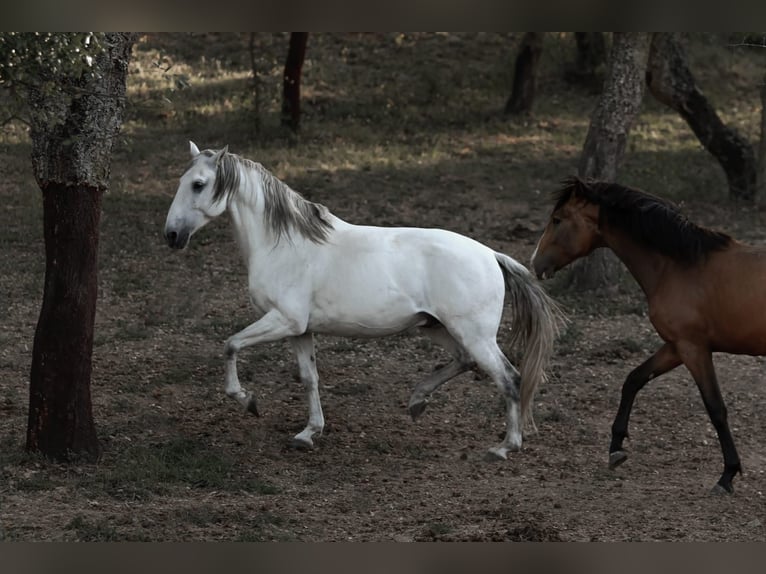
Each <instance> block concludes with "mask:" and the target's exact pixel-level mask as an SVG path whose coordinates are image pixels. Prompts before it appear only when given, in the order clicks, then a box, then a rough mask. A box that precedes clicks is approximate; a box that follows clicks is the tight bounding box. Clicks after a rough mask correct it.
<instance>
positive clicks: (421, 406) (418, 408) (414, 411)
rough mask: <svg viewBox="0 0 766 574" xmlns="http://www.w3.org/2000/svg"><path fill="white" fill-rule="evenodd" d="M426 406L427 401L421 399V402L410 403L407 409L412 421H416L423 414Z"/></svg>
mask: <svg viewBox="0 0 766 574" xmlns="http://www.w3.org/2000/svg"><path fill="white" fill-rule="evenodd" d="M427 406H428V401H427V400H425V399H423V400H422V401H420V402H418V403H411V404H410V406H409V407H408V408H409V411H410V416H411V417H412V421H413V422H414V421H416V420H418V417H419V416H420V415H422V414H423V412H424V411H425V410H426V407H427Z"/></svg>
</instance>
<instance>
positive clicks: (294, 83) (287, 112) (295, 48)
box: [282, 32, 309, 132]
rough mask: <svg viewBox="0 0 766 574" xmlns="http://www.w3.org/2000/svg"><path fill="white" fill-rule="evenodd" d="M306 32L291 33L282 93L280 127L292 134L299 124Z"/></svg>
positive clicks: (307, 34)
mask: <svg viewBox="0 0 766 574" xmlns="http://www.w3.org/2000/svg"><path fill="white" fill-rule="evenodd" d="M308 38H309V33H308V32H291V33H290V49H289V50H288V52H287V61H286V62H285V76H284V82H283V92H282V125H283V126H287V127H289V128H290V129H291V130H293V131H294V132H296V131H298V128H299V127H300V123H301V70H302V69H303V60H304V58H305V56H306V43H307V42H308Z"/></svg>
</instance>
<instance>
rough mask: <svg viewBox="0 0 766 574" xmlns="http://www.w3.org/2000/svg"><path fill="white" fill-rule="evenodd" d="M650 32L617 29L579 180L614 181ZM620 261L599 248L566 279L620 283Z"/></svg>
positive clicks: (637, 103)
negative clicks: (618, 30) (620, 30)
mask: <svg viewBox="0 0 766 574" xmlns="http://www.w3.org/2000/svg"><path fill="white" fill-rule="evenodd" d="M650 39H651V35H650V34H649V33H645V32H615V33H614V39H613V42H612V50H611V53H610V58H609V69H608V71H607V75H606V79H605V80H604V89H603V91H602V93H601V97H600V98H599V101H598V104H597V105H596V109H595V110H594V111H593V115H592V116H591V120H590V126H589V128H588V134H587V135H586V137H585V144H584V145H583V151H582V155H581V156H580V165H579V167H578V173H579V175H580V177H583V178H593V179H599V180H606V181H615V179H616V178H617V168H618V166H619V164H620V162H621V161H622V157H623V155H624V152H625V145H626V144H627V141H628V133H629V132H630V127H631V125H632V123H633V119H634V118H635V117H636V116H637V115H638V112H639V110H640V108H641V101H642V99H643V94H644V74H645V71H646V61H647V56H648V54H649V43H650ZM620 273H621V267H620V263H619V261H618V260H617V257H615V255H614V254H613V253H612V252H611V251H609V250H607V249H598V250H596V251H594V252H593V253H592V254H591V255H589V256H588V257H586V258H584V259H581V260H579V261H577V262H576V263H575V264H574V265H573V267H572V271H571V273H570V275H569V281H570V283H571V285H572V287H573V288H575V289H577V290H581V291H583V290H589V289H597V288H603V287H608V286H613V285H616V284H617V283H618V279H619V276H620Z"/></svg>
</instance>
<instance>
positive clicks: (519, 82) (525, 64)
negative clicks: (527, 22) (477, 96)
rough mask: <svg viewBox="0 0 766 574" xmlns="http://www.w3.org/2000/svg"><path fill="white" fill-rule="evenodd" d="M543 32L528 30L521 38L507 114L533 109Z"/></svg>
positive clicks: (506, 107) (506, 105) (507, 103)
mask: <svg viewBox="0 0 766 574" xmlns="http://www.w3.org/2000/svg"><path fill="white" fill-rule="evenodd" d="M544 36H545V34H544V33H543V32H527V33H526V34H524V38H522V40H521V46H519V53H518V55H517V56H516V64H515V66H514V70H513V88H512V90H511V96H510V97H509V98H508V101H507V102H506V104H505V113H506V114H520V113H528V112H531V111H532V106H533V104H534V103H535V88H536V84H537V70H538V67H539V66H538V64H539V62H540V55H541V54H542V53H543V38H544Z"/></svg>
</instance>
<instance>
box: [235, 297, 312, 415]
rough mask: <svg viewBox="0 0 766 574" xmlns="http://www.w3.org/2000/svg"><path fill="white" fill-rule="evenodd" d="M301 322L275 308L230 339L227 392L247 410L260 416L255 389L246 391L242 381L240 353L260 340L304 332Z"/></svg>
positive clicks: (277, 339)
mask: <svg viewBox="0 0 766 574" xmlns="http://www.w3.org/2000/svg"><path fill="white" fill-rule="evenodd" d="M301 331H302V329H301V326H300V325H299V323H298V322H297V321H294V320H291V319H289V318H287V317H286V316H285V315H284V314H282V313H281V312H280V311H278V310H276V309H272V310H271V311H269V312H268V313H266V314H265V315H264V316H263V317H261V318H260V319H259V320H258V321H256V322H255V323H253V324H252V325H248V326H247V327H245V328H244V329H242V330H241V331H240V332H239V333H236V334H234V335H232V336H231V337H229V340H228V341H226V347H225V354H226V395H227V396H229V397H231V398H233V399H234V400H236V401H237V402H238V403H239V404H240V405H242V406H243V407H244V408H245V410H246V411H249V412H251V413H253V414H255V415H256V416H258V407H257V406H256V402H255V397H254V396H253V393H252V392H250V391H249V392H245V391H244V390H242V387H241V386H240V384H239V377H238V376H237V353H238V352H239V351H240V350H241V349H243V348H244V347H249V346H250V345H255V344H257V343H269V342H272V341H279V340H280V339H284V338H285V337H291V336H295V335H300V334H301Z"/></svg>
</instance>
